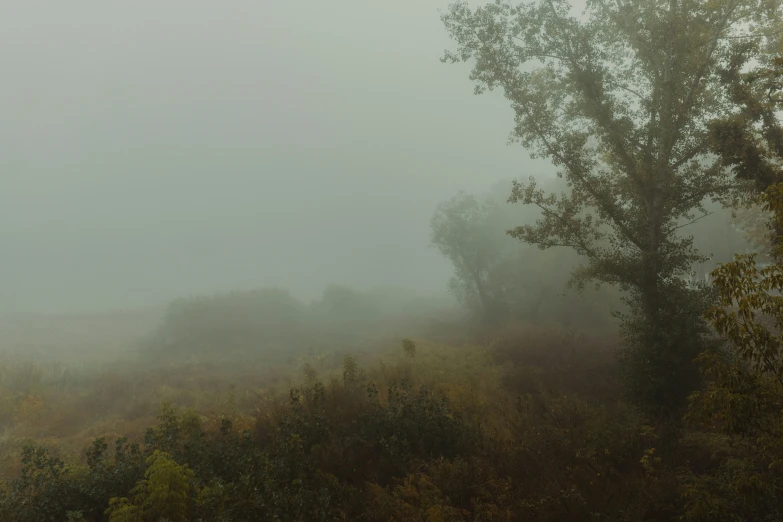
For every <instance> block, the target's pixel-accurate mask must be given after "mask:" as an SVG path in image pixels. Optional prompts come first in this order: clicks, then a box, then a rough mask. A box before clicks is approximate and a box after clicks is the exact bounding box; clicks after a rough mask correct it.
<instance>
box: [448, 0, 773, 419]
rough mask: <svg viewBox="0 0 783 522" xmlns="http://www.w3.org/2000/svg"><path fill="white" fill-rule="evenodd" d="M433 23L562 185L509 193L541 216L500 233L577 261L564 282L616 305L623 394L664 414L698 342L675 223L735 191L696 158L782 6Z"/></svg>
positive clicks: (654, 0)
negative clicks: (627, 310)
mask: <svg viewBox="0 0 783 522" xmlns="http://www.w3.org/2000/svg"><path fill="white" fill-rule="evenodd" d="M442 20H443V22H444V24H445V26H446V29H447V30H448V32H449V33H450V35H451V36H452V37H453V39H454V40H456V42H457V44H458V48H457V50H456V52H447V53H446V55H445V57H444V61H448V62H462V61H469V60H474V67H473V71H472V73H471V75H470V77H471V79H472V80H474V81H475V82H476V93H481V92H483V91H485V90H486V89H490V90H491V89H495V88H502V89H503V91H504V94H505V96H506V98H507V99H508V100H509V101H510V102H511V106H512V108H513V110H514V112H515V115H516V125H515V127H514V130H513V132H512V135H511V139H512V140H513V141H517V142H519V143H521V144H522V145H523V146H525V147H526V148H529V149H530V150H531V151H533V154H534V155H538V156H543V157H547V158H549V159H551V160H552V162H553V163H554V164H555V165H556V166H557V167H559V168H560V173H559V175H561V176H564V177H565V179H566V181H567V183H568V185H569V187H570V190H569V191H567V192H563V193H561V194H546V193H545V192H544V191H542V190H540V189H538V188H537V186H536V183H535V181H534V180H533V179H532V178H531V180H530V182H529V183H528V184H522V183H517V184H515V186H514V188H513V191H512V194H511V198H510V199H511V201H514V202H522V203H525V204H529V205H535V206H537V207H539V208H540V209H541V211H542V213H543V217H542V218H541V219H540V220H539V221H538V222H537V223H536V224H535V225H523V226H519V227H517V228H515V229H514V230H513V231H512V232H511V233H512V235H513V236H514V237H516V238H518V239H520V240H522V241H526V242H529V243H532V244H536V245H538V246H539V247H541V248H550V247H556V246H563V247H568V248H572V249H574V250H576V251H577V252H578V253H579V254H581V255H582V256H584V257H585V258H586V260H587V263H586V265H585V266H583V267H581V268H580V269H579V270H577V271H576V272H575V273H574V279H573V281H574V283H576V284H577V285H583V284H584V283H585V282H587V281H594V282H597V283H599V284H600V283H609V284H612V285H619V286H621V287H622V288H623V289H626V290H627V291H629V292H630V296H631V300H630V304H631V305H632V313H631V314H630V315H629V316H628V317H626V318H625V320H624V331H625V333H626V339H627V344H626V350H625V352H624V357H623V358H624V362H625V368H626V385H627V388H626V389H627V391H628V393H629V396H630V397H631V398H632V399H634V400H636V401H638V402H639V403H642V404H645V405H647V406H650V407H652V408H655V409H657V410H658V411H661V412H671V411H673V410H674V409H677V408H678V407H679V406H681V405H682V404H683V402H684V398H685V396H686V395H687V392H688V390H689V389H691V388H692V387H693V385H694V384H695V382H696V378H697V372H696V371H695V366H694V365H693V364H691V360H692V359H693V357H694V356H695V354H697V353H699V351H701V347H702V344H703V339H704V336H705V335H706V333H707V328H706V325H705V324H704V322H703V321H702V320H701V319H700V313H701V309H702V308H703V307H704V306H706V303H705V301H704V299H703V298H702V296H701V295H699V294H697V293H695V292H690V291H686V290H685V289H684V288H683V283H682V278H681V276H682V274H683V273H685V272H686V271H688V270H689V268H690V267H691V266H692V265H693V263H694V262H697V261H700V260H703V258H704V256H703V255H702V254H700V253H699V252H698V251H697V250H696V249H695V248H694V246H693V238H692V237H688V236H683V235H682V234H681V232H682V222H683V221H684V222H692V221H694V220H696V219H698V215H699V214H703V213H704V212H703V206H702V203H703V202H704V201H705V199H708V198H711V199H717V200H723V201H727V200H730V199H738V198H739V196H740V195H742V194H745V193H746V189H747V187H746V186H745V185H744V184H743V183H741V180H737V179H736V178H735V177H734V176H732V175H731V172H730V171H729V170H728V169H726V168H725V166H726V162H725V159H724V158H721V157H720V156H716V155H714V154H710V153H711V152H714V149H713V146H714V139H713V135H714V132H712V131H711V129H712V122H714V121H716V120H718V119H719V118H721V117H722V116H723V115H725V114H730V113H733V112H737V111H739V110H741V104H740V103H739V101H738V100H737V99H736V97H734V96H732V94H731V93H730V92H729V91H728V90H727V89H726V88H725V86H724V83H723V81H722V74H723V73H724V71H728V70H731V69H732V64H733V63H734V61H735V60H736V59H737V57H738V56H743V57H745V58H747V60H758V61H762V62H765V61H768V55H769V50H770V49H771V48H772V47H774V46H775V45H779V42H780V25H781V0H711V1H709V2H706V1H703V0H618V1H608V0H592V1H588V2H587V8H586V11H585V13H584V16H583V17H581V18H580V17H577V16H575V15H574V14H573V13H572V6H571V4H570V2H568V1H566V0H538V1H533V2H526V3H523V4H519V5H514V4H513V3H511V2H508V1H506V0H497V1H496V2H494V3H491V4H488V5H486V6H484V7H478V8H475V9H473V8H471V7H469V6H468V5H467V3H465V2H458V3H455V4H452V5H451V6H450V7H449V9H448V11H447V12H446V13H444V14H443V16H442ZM750 40H752V41H754V42H756V45H754V46H748V45H747V43H746V42H748V41H750Z"/></svg>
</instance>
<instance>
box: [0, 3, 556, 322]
mask: <svg viewBox="0 0 783 522" xmlns="http://www.w3.org/2000/svg"><path fill="white" fill-rule="evenodd" d="M442 7H444V4H443V3H442V2H440V1H438V0H426V1H421V0H416V1H414V0H403V1H400V2H392V3H389V2H386V3H375V2H364V1H360V0H348V1H346V0H342V1H340V2H336V3H335V2H330V3H318V2H312V3H309V4H306V5H305V4H299V3H291V2H281V1H264V2H247V1H236V2H232V3H231V4H230V6H229V5H228V4H223V3H216V2H212V1H206V0H198V1H187V2H185V1H182V0H177V1H167V2H152V1H148V0H146V1H141V2H133V3H120V2H110V3H100V2H79V3H51V2H36V1H29V0H25V1H20V0H13V1H7V2H3V3H2V6H0V66H1V67H2V83H3V86H2V90H3V96H2V97H0V111H2V114H3V118H2V120H0V147H1V149H0V240H1V241H2V245H3V250H2V254H3V262H2V264H0V267H1V268H0V270H2V272H1V273H0V280H2V287H3V291H2V293H0V312H30V311H34V312H62V311H95V310H101V309H116V308H129V307H139V306H146V305H148V304H158V303H162V302H165V301H168V300H170V299H172V298H175V297H177V296H180V295H187V294H193V293H204V292H213V291H219V290H230V289H235V288H246V287H258V286H269V285H273V286H279V287H285V288H289V289H290V290H291V291H292V292H293V293H294V295H296V296H297V297H300V298H305V299H309V298H312V297H315V296H316V295H318V294H320V292H321V291H322V289H323V287H324V286H325V285H326V284H328V283H332V282H335V283H341V284H348V285H353V286H356V287H359V288H367V287H372V286H376V285H395V286H405V287H412V288H416V289H419V290H420V291H427V292H441V291H443V290H444V289H445V282H446V281H447V279H448V277H449V276H450V273H451V268H450V265H449V264H448V262H447V261H446V260H445V259H443V258H442V256H440V255H439V254H438V253H437V252H436V251H435V250H434V249H432V248H430V247H429V246H428V243H429V239H428V235H429V229H428V223H429V218H430V216H431V215H432V212H433V209H434V207H435V206H436V204H437V203H438V202H439V201H441V200H443V199H444V198H446V197H449V196H450V195H452V194H453V193H454V192H456V191H458V190H466V191H469V192H471V191H481V190H485V189H486V188H487V187H488V186H490V185H492V184H493V183H494V182H496V181H498V180H500V179H508V178H512V177H518V176H522V177H527V176H528V175H530V174H541V173H547V172H551V168H550V167H549V166H548V165H547V164H546V163H544V162H538V163H535V162H533V161H531V160H530V159H529V158H528V156H527V154H526V153H525V151H524V150H522V149H521V148H520V147H510V146H507V145H506V138H507V133H508V131H509V130H510V128H511V125H512V114H511V113H510V111H508V108H507V104H506V102H505V100H503V99H502V97H500V96H489V97H487V96H484V97H475V96H474V95H473V93H472V89H473V87H472V85H471V83H470V82H469V81H468V80H467V78H466V72H467V71H466V69H465V68H460V67H447V66H445V65H442V64H440V63H439V57H440V56H441V54H442V52H443V49H444V48H446V47H448V46H449V45H450V42H449V40H448V37H447V35H446V34H445V31H444V30H443V27H442V24H441V22H440V20H439V16H438V9H439V8H442Z"/></svg>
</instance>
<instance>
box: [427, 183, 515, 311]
mask: <svg viewBox="0 0 783 522" xmlns="http://www.w3.org/2000/svg"><path fill="white" fill-rule="evenodd" d="M498 213H499V205H498V203H497V202H495V201H492V200H490V199H484V200H480V199H479V198H477V197H476V196H473V195H470V194H465V193H460V194H457V195H456V196H454V197H452V198H451V199H449V200H448V201H445V202H443V203H441V204H440V205H438V208H437V210H436V212H435V214H434V215H433V217H432V222H431V232H432V233H431V241H432V244H433V245H434V246H435V247H436V248H438V250H440V252H441V253H442V254H443V255H444V256H445V257H446V258H448V259H449V261H451V263H452V265H453V266H454V277H452V278H451V281H450V283H449V287H450V289H451V291H452V292H453V293H454V295H455V296H456V297H457V299H458V300H459V301H460V303H462V304H464V305H466V306H468V307H471V308H474V309H480V310H481V312H482V314H483V315H484V317H485V318H486V319H497V318H500V317H501V316H502V315H504V314H505V313H507V312H508V300H507V296H508V295H509V294H511V293H512V289H511V288H509V287H508V286H510V284H511V283H510V282H513V281H515V278H514V277H508V275H506V276H504V277H500V276H499V274H498V272H500V271H508V270H513V269H514V268H515V266H516V263H514V262H511V261H510V259H509V248H513V247H514V244H513V241H509V238H508V237H506V236H505V235H504V234H503V228H500V227H498V226H497V224H498V222H497V216H498ZM514 261H517V260H516V259H515V260H514Z"/></svg>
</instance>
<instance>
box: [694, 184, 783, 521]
mask: <svg viewBox="0 0 783 522" xmlns="http://www.w3.org/2000/svg"><path fill="white" fill-rule="evenodd" d="M761 199H762V201H763V202H764V205H765V209H766V210H768V211H770V212H772V214H773V216H774V219H775V220H776V221H777V225H778V226H780V224H781V222H783V186H781V185H780V184H773V185H771V186H770V187H769V188H767V189H766V190H765V192H764V193H763V195H762V198H761ZM774 250H775V252H774V254H775V255H776V257H778V258H779V255H780V253H783V244H781V243H780V242H779V238H778V241H776V242H775V244H774ZM713 280H714V285H715V287H716V289H717V292H718V297H719V300H718V303H717V304H716V305H715V306H713V307H712V308H710V309H709V310H708V311H707V312H706V314H705V315H706V317H707V318H708V319H709V320H710V321H711V323H712V324H713V325H714V327H715V329H716V330H717V331H718V332H719V333H721V334H722V335H723V336H724V337H725V338H726V340H727V344H726V346H725V347H723V349H720V350H716V349H714V350H706V351H705V352H703V353H702V354H701V355H700V357H699V361H700V362H701V364H702V369H703V372H704V375H705V385H704V387H703V388H702V389H700V390H698V391H697V392H695V393H694V394H693V395H692V396H691V405H690V411H689V412H688V419H689V420H690V421H691V422H693V423H694V424H695V425H696V426H699V427H700V428H701V430H702V431H701V433H699V434H698V435H696V436H697V437H700V439H699V442H700V443H701V444H702V445H706V444H704V442H705V441H706V442H708V443H709V444H710V445H711V446H712V447H713V448H715V449H713V451H712V458H711V459H710V460H711V462H710V465H709V467H708V468H707V469H706V470H698V471H689V472H688V473H687V474H686V477H685V480H684V481H683V482H684V486H683V496H684V498H685V499H686V504H685V518H686V519H687V520H705V521H706V520H777V519H780V518H781V516H783V503H781V501H780V498H781V494H783V489H781V488H783V466H781V464H783V417H782V416H781V404H783V380H781V379H782V378H783V365H781V364H782V363H781V360H783V351H782V348H781V347H782V346H783V344H781V341H783V337H781V335H780V331H781V326H783V297H781V296H780V290H781V289H783V266H781V265H780V264H779V263H777V264H773V265H771V266H768V267H766V268H764V269H761V270H759V269H758V267H757V265H756V260H755V255H746V256H743V255H738V256H736V259H735V261H734V262H732V263H726V264H724V265H721V266H719V267H718V268H717V269H716V270H715V271H714V272H713Z"/></svg>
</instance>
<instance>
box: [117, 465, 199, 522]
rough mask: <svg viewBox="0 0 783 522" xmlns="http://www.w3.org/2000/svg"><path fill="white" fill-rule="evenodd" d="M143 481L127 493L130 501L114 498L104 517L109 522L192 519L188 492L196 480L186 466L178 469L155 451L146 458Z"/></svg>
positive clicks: (153, 521) (180, 521)
mask: <svg viewBox="0 0 783 522" xmlns="http://www.w3.org/2000/svg"><path fill="white" fill-rule="evenodd" d="M147 464H148V466H149V467H148V468H147V471H146V472H145V474H144V476H145V478H144V479H143V480H140V481H139V482H138V483H137V484H136V486H135V487H134V488H133V489H132V490H131V491H130V494H131V496H132V500H129V499H128V498H125V497H121V498H117V497H113V498H112V499H111V500H110V501H109V507H108V509H107V510H106V514H107V515H109V522H137V521H138V522H147V521H149V522H156V521H158V520H161V519H165V520H169V521H171V522H186V521H188V520H191V518H190V516H189V512H190V511H191V505H190V504H191V502H190V500H191V499H190V491H191V483H192V481H193V480H194V478H195V475H194V473H193V471H192V470H190V469H188V467H187V466H180V465H178V464H177V463H176V462H174V461H173V460H172V459H171V457H170V456H169V455H167V454H166V453H163V452H161V451H159V450H155V451H154V452H153V453H152V455H150V457H149V458H148V459H147Z"/></svg>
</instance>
